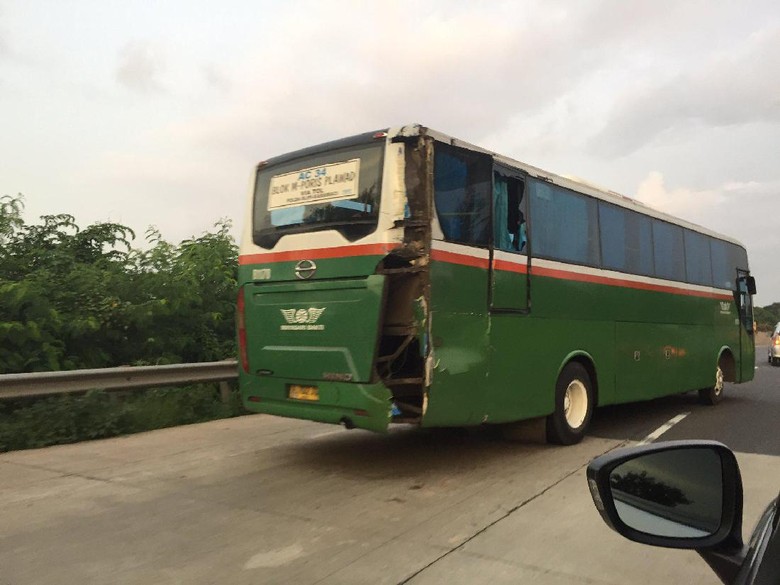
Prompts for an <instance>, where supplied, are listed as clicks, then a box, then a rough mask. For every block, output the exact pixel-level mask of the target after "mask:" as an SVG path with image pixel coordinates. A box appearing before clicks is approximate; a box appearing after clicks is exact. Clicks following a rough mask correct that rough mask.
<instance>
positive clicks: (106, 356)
mask: <svg viewBox="0 0 780 585" xmlns="http://www.w3.org/2000/svg"><path fill="white" fill-rule="evenodd" d="M22 210H23V199H22V197H21V195H19V196H15V197H11V196H7V195H6V196H3V197H1V198H0V348H2V351H0V373H2V374H7V373H18V372H37V371H48V370H71V369H78V368H100V367H110V366H119V365H140V364H165V363H183V362H202V361H212V360H220V359H224V358H227V357H232V356H234V355H235V341H234V315H233V313H234V307H235V289H236V271H237V260H238V248H237V246H236V243H235V241H234V240H233V238H232V236H231V235H230V232H229V230H230V223H229V221H227V220H222V221H220V222H218V223H217V224H216V225H215V229H214V230H213V231H212V232H209V233H204V234H203V235H201V236H200V237H198V238H192V239H189V240H185V241H183V242H181V243H180V244H178V245H174V244H171V243H170V242H167V241H165V240H164V239H163V238H162V237H161V235H160V233H159V231H157V230H156V229H155V228H150V229H149V230H148V231H147V233H146V237H145V245H143V246H141V247H137V248H135V247H133V241H134V239H135V234H134V233H133V231H132V230H131V229H130V228H128V227H126V226H123V225H120V224H116V223H110V222H104V223H96V224H93V225H90V226H88V227H86V228H80V227H79V226H78V225H77V224H76V220H75V218H74V217H73V216H71V215H67V214H60V215H46V216H43V217H41V218H40V222H39V223H37V224H28V223H26V222H25V221H24V220H23V218H22Z"/></svg>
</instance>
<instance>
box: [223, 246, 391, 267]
mask: <svg viewBox="0 0 780 585" xmlns="http://www.w3.org/2000/svg"><path fill="white" fill-rule="evenodd" d="M397 247H398V244H389V243H384V244H360V245H358V246H339V247H336V248H315V249H312V250H292V251H290V252H266V253H262V254H244V255H242V256H239V257H238V263H239V264H241V265H246V264H267V263H269V262H291V261H294V260H304V259H306V260H321V259H325V258H349V257H350V256H378V255H381V254H387V253H388V252H389V251H390V250H393V249H394V248H397Z"/></svg>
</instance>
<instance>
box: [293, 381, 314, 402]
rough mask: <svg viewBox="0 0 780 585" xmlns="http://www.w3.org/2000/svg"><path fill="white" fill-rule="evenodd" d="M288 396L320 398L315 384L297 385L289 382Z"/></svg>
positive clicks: (299, 398)
mask: <svg viewBox="0 0 780 585" xmlns="http://www.w3.org/2000/svg"><path fill="white" fill-rule="evenodd" d="M290 398H294V399H295V400H310V401H316V400H319V399H320V391H319V389H318V388H317V387H316V386H299V385H298V384H291V385H290Z"/></svg>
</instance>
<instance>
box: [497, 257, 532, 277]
mask: <svg viewBox="0 0 780 585" xmlns="http://www.w3.org/2000/svg"><path fill="white" fill-rule="evenodd" d="M493 268H495V269H496V270H503V271H505V272H517V273H519V274H526V273H527V272H528V265H527V264H518V263H517V262H509V261H508V260H499V259H498V258H496V259H494V260H493Z"/></svg>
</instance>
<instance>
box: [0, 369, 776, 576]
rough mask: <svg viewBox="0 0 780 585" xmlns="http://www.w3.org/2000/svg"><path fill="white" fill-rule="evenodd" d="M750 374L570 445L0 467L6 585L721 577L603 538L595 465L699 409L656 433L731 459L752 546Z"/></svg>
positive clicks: (325, 437) (65, 457)
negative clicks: (710, 446)
mask: <svg viewBox="0 0 780 585" xmlns="http://www.w3.org/2000/svg"><path fill="white" fill-rule="evenodd" d="M762 357H763V354H762ZM756 374H757V376H756V381H755V382H753V383H750V384H746V385H740V386H736V387H731V388H729V389H728V395H727V398H726V399H725V400H724V402H723V403H722V404H720V405H719V406H717V407H714V408H711V407H710V408H707V407H703V406H699V405H698V404H697V403H696V400H695V396H694V395H690V396H683V397H676V398H670V399H665V400H657V401H653V402H649V403H643V404H641V405H631V406H621V407H613V408H604V409H601V410H599V411H598V412H597V414H596V420H595V424H594V429H593V433H592V435H591V436H589V437H588V438H586V439H585V441H583V442H582V443H581V444H579V445H575V446H571V447H554V446H547V445H542V444H534V443H518V442H507V441H504V440H501V439H500V438H498V437H497V435H496V433H494V432H490V431H488V430H478V431H471V432H457V431H436V432H430V431H420V430H417V429H408V428H399V429H397V430H395V431H394V432H392V433H391V434H390V435H388V436H380V435H375V434H371V433H368V432H363V431H346V430H343V429H340V428H338V427H334V426H327V425H319V424H316V423H311V422H306V421H296V420H287V419H281V418H274V417H267V416H247V417H241V418H237V419H231V420H225V421H215V422H211V423H205V424H200V425H190V426H185V427H178V428H172V429H164V430H160V431H154V432H150V433H142V434H138V435H133V436H128V437H122V438H116V439H109V440H104V441H93V442H87V443H82V444H78V445H63V446H59V447H51V448H47V449H39V450H31V451H23V452H16V453H5V454H0V585H28V584H48V583H52V584H59V583H77V584H79V585H85V584H91V583H111V584H117V585H118V584H127V585H130V584H133V585H142V584H143V585H149V584H155V585H157V584H171V585H173V584H185V583H186V584H213V583H225V584H227V583H229V584H231V585H232V584H243V583H246V584H252V585H256V584H265V583H272V584H276V583H279V584H295V585H298V584H301V585H305V584H317V585H326V584H327V585H342V584H352V583H354V584H363V583H369V584H370V585H379V584H383V583H387V584H397V583H409V584H413V585H428V584H438V583H446V584H448V585H449V584H469V585H470V584H473V583H490V585H499V584H501V583H522V582H536V583H544V584H554V585H557V584H562V585H571V584H578V583H591V584H594V583H596V584H614V585H618V584H620V585H623V584H625V583H638V584H650V583H675V582H680V583H683V582H684V583H686V585H695V584H699V583H701V584H704V583H716V582H717V579H716V578H715V576H714V574H712V573H711V572H710V571H709V569H708V568H707V567H706V565H705V564H704V562H703V561H702V560H701V559H699V558H698V556H697V555H696V554H695V553H692V552H688V551H670V550H666V549H657V548H651V547H644V546H641V545H637V544H634V543H631V542H628V541H626V540H624V539H622V538H621V537H619V536H618V535H617V534H615V533H614V532H612V531H611V530H610V529H609V528H607V527H606V526H605V525H604V524H603V522H602V521H601V519H600V518H599V516H598V513H597V512H596V510H595V508H594V507H593V505H592V502H591V500H590V496H589V494H588V490H587V487H586V482H585V473H584V470H585V466H586V465H587V462H588V461H589V460H590V459H591V458H593V457H594V456H596V455H599V454H601V453H604V452H607V451H609V450H611V449H614V448H616V447H619V446H622V445H627V444H631V443H632V442H633V441H636V440H640V439H642V438H644V437H645V436H647V435H648V434H650V433H651V432H653V431H654V430H656V429H658V428H659V427H661V426H663V425H664V423H666V422H667V421H669V420H670V419H671V418H673V417H676V416H678V415H680V414H681V413H689V414H687V416H686V417H685V418H684V419H682V421H681V422H679V423H678V424H677V425H676V426H674V427H673V428H671V430H669V431H667V432H666V433H665V434H664V435H663V436H662V437H661V439H668V438H714V439H718V440H721V441H724V442H726V443H727V444H729V445H731V446H732V447H734V448H735V449H737V451H738V453H737V458H738V461H739V464H740V467H741V468H742V477H743V481H744V484H745V534H746V535H748V534H749V530H750V529H751V528H752V526H753V524H754V523H755V521H756V519H757V517H758V515H759V514H760V513H761V511H762V510H763V508H764V507H765V505H766V504H767V503H768V502H769V501H770V499H771V498H773V497H775V496H776V495H777V491H778V488H780V457H779V456H778V444H777V441H778V433H777V428H776V427H777V424H776V423H775V424H773V423H774V422H775V421H776V420H777V412H778V410H777V409H778V406H780V404H778V395H779V394H780V368H774V369H772V368H769V367H768V366H766V365H765V364H763V363H761V362H759V367H758V370H757V372H756Z"/></svg>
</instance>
